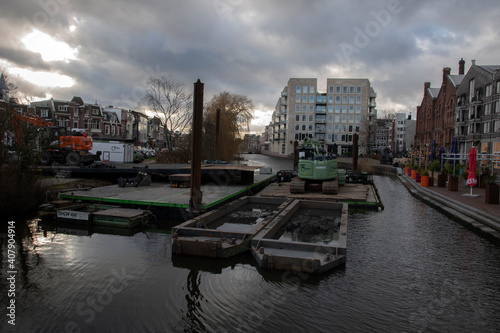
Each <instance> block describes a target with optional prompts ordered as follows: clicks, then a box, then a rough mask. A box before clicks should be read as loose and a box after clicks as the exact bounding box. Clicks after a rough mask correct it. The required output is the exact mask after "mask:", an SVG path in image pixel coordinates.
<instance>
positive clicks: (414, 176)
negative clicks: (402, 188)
mask: <svg viewBox="0 0 500 333" xmlns="http://www.w3.org/2000/svg"><path fill="white" fill-rule="evenodd" d="M417 173H418V172H417V170H411V179H415V178H417Z"/></svg>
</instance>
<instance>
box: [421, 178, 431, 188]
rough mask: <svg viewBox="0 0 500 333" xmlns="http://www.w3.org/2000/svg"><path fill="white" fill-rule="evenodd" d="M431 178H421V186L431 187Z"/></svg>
mask: <svg viewBox="0 0 500 333" xmlns="http://www.w3.org/2000/svg"><path fill="white" fill-rule="evenodd" d="M429 179H430V177H429V176H420V186H422V187H429Z"/></svg>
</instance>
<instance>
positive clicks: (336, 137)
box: [333, 134, 339, 142]
mask: <svg viewBox="0 0 500 333" xmlns="http://www.w3.org/2000/svg"><path fill="white" fill-rule="evenodd" d="M333 140H334V141H335V142H337V141H339V135H338V134H334V135H333Z"/></svg>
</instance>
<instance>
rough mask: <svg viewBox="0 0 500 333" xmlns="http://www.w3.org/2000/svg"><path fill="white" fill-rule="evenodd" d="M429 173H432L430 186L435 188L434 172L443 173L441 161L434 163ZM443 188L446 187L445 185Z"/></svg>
mask: <svg viewBox="0 0 500 333" xmlns="http://www.w3.org/2000/svg"><path fill="white" fill-rule="evenodd" d="M429 171H430V172H431V178H430V179H429V186H434V172H441V162H439V160H434V161H432V163H431V165H429ZM445 183H446V179H445ZM441 187H444V185H443V186H441Z"/></svg>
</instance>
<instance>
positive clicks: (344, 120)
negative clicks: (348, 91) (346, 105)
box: [342, 115, 347, 123]
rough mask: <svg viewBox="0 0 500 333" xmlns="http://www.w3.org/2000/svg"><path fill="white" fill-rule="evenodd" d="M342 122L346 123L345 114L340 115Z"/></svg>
mask: <svg viewBox="0 0 500 333" xmlns="http://www.w3.org/2000/svg"><path fill="white" fill-rule="evenodd" d="M342 122H343V123H347V116H346V115H342Z"/></svg>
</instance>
